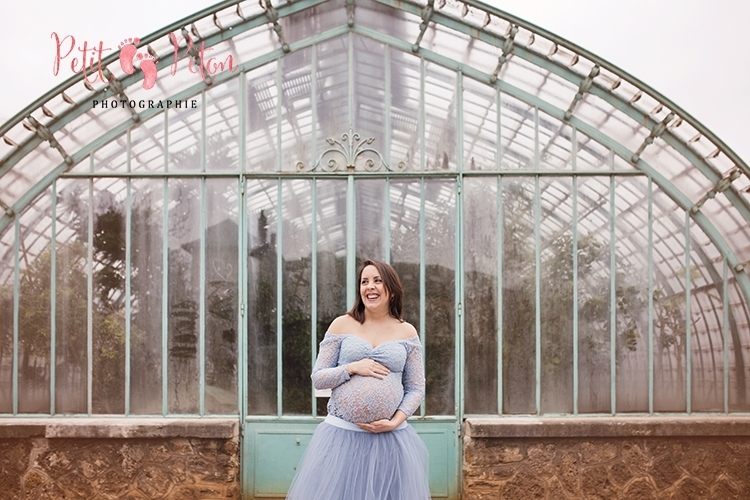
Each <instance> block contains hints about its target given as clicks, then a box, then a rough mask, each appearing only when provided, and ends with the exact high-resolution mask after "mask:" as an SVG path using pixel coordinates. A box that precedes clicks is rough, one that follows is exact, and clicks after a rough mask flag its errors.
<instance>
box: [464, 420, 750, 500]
mask: <svg viewBox="0 0 750 500" xmlns="http://www.w3.org/2000/svg"><path fill="white" fill-rule="evenodd" d="M463 487H464V488H463V491H464V497H463V498H464V499H466V500H506V499H514V500H516V499H523V500H526V499H544V500H564V499H576V500H578V499H597V500H598V499H602V500H603V499H623V500H624V499H627V500H647V499H654V500H657V499H658V500H661V499H665V500H666V499H674V500H698V499H711V500H723V499H738V500H740V499H742V500H746V499H750V422H749V421H748V419H747V418H746V417H745V418H743V419H740V420H738V419H728V418H724V417H717V418H709V419H698V420H696V419H694V418H693V419H690V418H681V417H680V418H672V419H665V418H654V419H647V418H643V419H609V418H604V419H596V418H592V419H588V420H587V419H575V420H569V419H565V420H563V421H561V419H556V420H545V419H520V418H519V419H475V420H468V421H467V422H466V425H465V437H464V462H463Z"/></svg>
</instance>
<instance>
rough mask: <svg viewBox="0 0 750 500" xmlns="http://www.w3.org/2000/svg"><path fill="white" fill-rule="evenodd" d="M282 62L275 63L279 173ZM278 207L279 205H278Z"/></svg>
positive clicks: (280, 159) (277, 165)
mask: <svg viewBox="0 0 750 500" xmlns="http://www.w3.org/2000/svg"><path fill="white" fill-rule="evenodd" d="M283 62H284V60H283V59H279V60H278V61H277V62H276V171H277V172H281V162H282V154H281V121H282V119H281V113H282V111H283V109H284V108H283V107H282V106H281V101H282V97H283V96H282V93H283V92H284V86H283V81H282V76H281V75H282V71H281V66H282V65H283ZM277 203H281V200H280V199H279V200H278V201H277ZM279 206H280V205H279Z"/></svg>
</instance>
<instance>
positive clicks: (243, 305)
mask: <svg viewBox="0 0 750 500" xmlns="http://www.w3.org/2000/svg"><path fill="white" fill-rule="evenodd" d="M240 88H241V89H242V94H243V95H244V93H245V90H244V88H245V73H241V76H240ZM240 115H241V116H240V119H241V120H242V121H244V120H245V108H244V106H243V107H242V110H241V111H240ZM242 121H241V122H240V123H242ZM241 137H242V141H241V143H242V144H244V143H245V138H244V135H242V136H241ZM243 148H244V147H243ZM243 165H244V163H243ZM246 184H247V179H246V178H245V176H244V175H240V177H239V179H238V189H239V192H240V195H239V196H238V197H237V198H238V207H237V216H238V220H237V224H238V231H237V240H238V241H237V248H238V249H239V252H238V254H237V269H238V270H239V272H238V276H237V281H238V283H237V286H238V290H237V296H238V297H239V298H240V304H239V310H240V314H238V315H237V332H238V342H237V349H238V353H237V365H238V366H237V376H238V377H239V380H238V381H237V406H238V408H237V409H238V412H239V414H240V419H241V422H244V420H245V417H246V416H247V401H246V398H245V394H246V391H247V361H246V359H245V355H246V349H247V343H246V338H247V321H246V320H245V318H246V316H247V314H248V313H247V309H248V308H247V266H248V262H247V255H248V253H247V207H246V201H245V192H246Z"/></svg>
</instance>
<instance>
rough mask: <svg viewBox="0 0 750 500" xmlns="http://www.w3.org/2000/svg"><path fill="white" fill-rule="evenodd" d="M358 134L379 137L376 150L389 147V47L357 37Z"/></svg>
mask: <svg viewBox="0 0 750 500" xmlns="http://www.w3.org/2000/svg"><path fill="white" fill-rule="evenodd" d="M353 40H354V53H355V54H356V57H355V59H354V65H355V67H354V124H353V125H354V132H358V133H359V135H360V136H361V137H363V138H367V137H375V143H374V145H375V148H376V149H378V150H380V149H383V147H384V145H385V134H386V131H385V110H386V107H385V106H384V103H385V99H386V81H385V75H386V73H385V46H384V45H383V44H382V43H378V42H376V41H374V40H371V39H370V38H365V37H361V36H354V37H353Z"/></svg>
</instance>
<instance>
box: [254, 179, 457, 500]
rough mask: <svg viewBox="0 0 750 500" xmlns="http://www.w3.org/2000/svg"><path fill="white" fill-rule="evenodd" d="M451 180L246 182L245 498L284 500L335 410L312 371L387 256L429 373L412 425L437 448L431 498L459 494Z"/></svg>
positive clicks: (454, 230) (453, 196)
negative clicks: (371, 263) (366, 264)
mask: <svg viewBox="0 0 750 500" xmlns="http://www.w3.org/2000/svg"><path fill="white" fill-rule="evenodd" d="M442 174H443V175H442V176H439V177H431V176H429V175H427V174H422V175H419V176H410V177H405V176H403V175H398V176H386V175H382V174H380V175H378V174H373V173H362V174H359V173H358V174H353V173H350V174H345V175H341V174H338V173H336V174H333V173H332V174H310V173H307V174H305V175H303V174H300V175H298V176H295V177H291V176H283V178H282V176H278V177H277V178H267V177H266V178H253V177H249V178H247V179H245V181H244V189H243V193H244V197H245V205H244V206H245V213H244V219H245V220H244V223H243V227H244V231H245V235H246V238H245V242H244V244H246V245H247V248H246V249H243V251H244V254H243V255H246V256H247V261H246V266H245V269H244V270H243V272H244V273H245V276H244V283H245V289H244V291H243V298H242V302H243V303H242V307H241V310H242V311H243V312H244V315H245V317H246V321H245V322H244V323H245V328H246V331H245V339H246V342H245V348H244V355H245V356H246V360H245V362H244V363H243V366H244V368H245V373H244V376H243V380H244V384H245V387H244V399H245V400H244V401H243V437H242V439H243V441H242V460H243V466H242V471H243V477H242V488H243V498H244V499H246V500H247V499H255V498H284V496H285V494H286V491H287V488H288V486H289V483H290V481H291V479H292V477H293V476H294V472H295V468H296V466H297V463H298V461H299V459H300V457H301V456H302V453H303V452H304V450H305V447H306V445H307V443H308V442H309V439H310V436H311V435H312V433H313V430H314V429H315V427H316V426H317V425H318V423H319V422H320V421H321V417H322V416H324V415H325V414H326V402H327V397H326V394H321V393H316V392H315V391H314V390H313V388H312V385H311V382H310V372H311V369H312V365H313V363H314V360H315V358H316V355H317V347H318V344H319V342H320V340H321V339H322V338H323V335H324V334H325V331H326V329H327V327H328V325H329V324H330V322H331V321H332V320H333V319H334V318H335V317H336V316H338V315H340V314H342V313H344V312H345V311H346V310H347V309H348V305H349V304H351V303H352V301H353V300H354V297H355V293H356V289H355V287H354V281H355V279H356V267H357V265H358V263H359V262H360V261H361V259H363V258H374V259H381V260H386V261H389V262H390V263H391V264H392V265H393V266H394V268H395V269H396V270H397V271H398V272H399V274H400V276H401V279H402V281H403V285H404V290H405V303H404V313H405V319H406V320H407V321H409V322H410V323H412V324H413V325H414V326H415V327H416V328H417V330H418V331H419V332H420V336H421V340H422V343H423V345H424V348H425V368H426V378H427V394H426V398H425V402H424V404H423V405H422V407H421V408H420V409H419V410H418V411H417V412H416V413H415V415H414V417H413V418H412V419H411V420H410V423H411V424H412V425H413V426H414V428H415V429H416V430H417V431H418V433H419V434H420V436H421V437H422V438H423V440H424V441H425V443H426V444H427V446H428V448H429V451H430V488H431V491H432V496H433V498H448V499H453V498H458V489H459V486H458V485H459V483H460V481H459V473H460V468H459V463H460V447H459V432H458V431H459V423H458V422H459V419H458V416H457V408H458V404H457V401H459V397H458V392H457V387H458V380H457V373H458V370H457V367H458V359H459V357H458V348H459V347H458V345H459V343H458V336H457V332H458V331H459V328H458V327H459V321H460V317H458V316H457V314H456V312H457V311H459V310H460V308H459V307H457V304H458V303H459V300H458V298H459V296H460V295H459V291H460V273H459V268H458V264H457V262H458V259H457V257H456V256H457V255H458V251H457V250H458V246H457V244H458V224H457V220H458V218H457V213H458V195H459V190H458V184H457V181H456V178H455V177H446V176H445V175H444V173H442Z"/></svg>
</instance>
